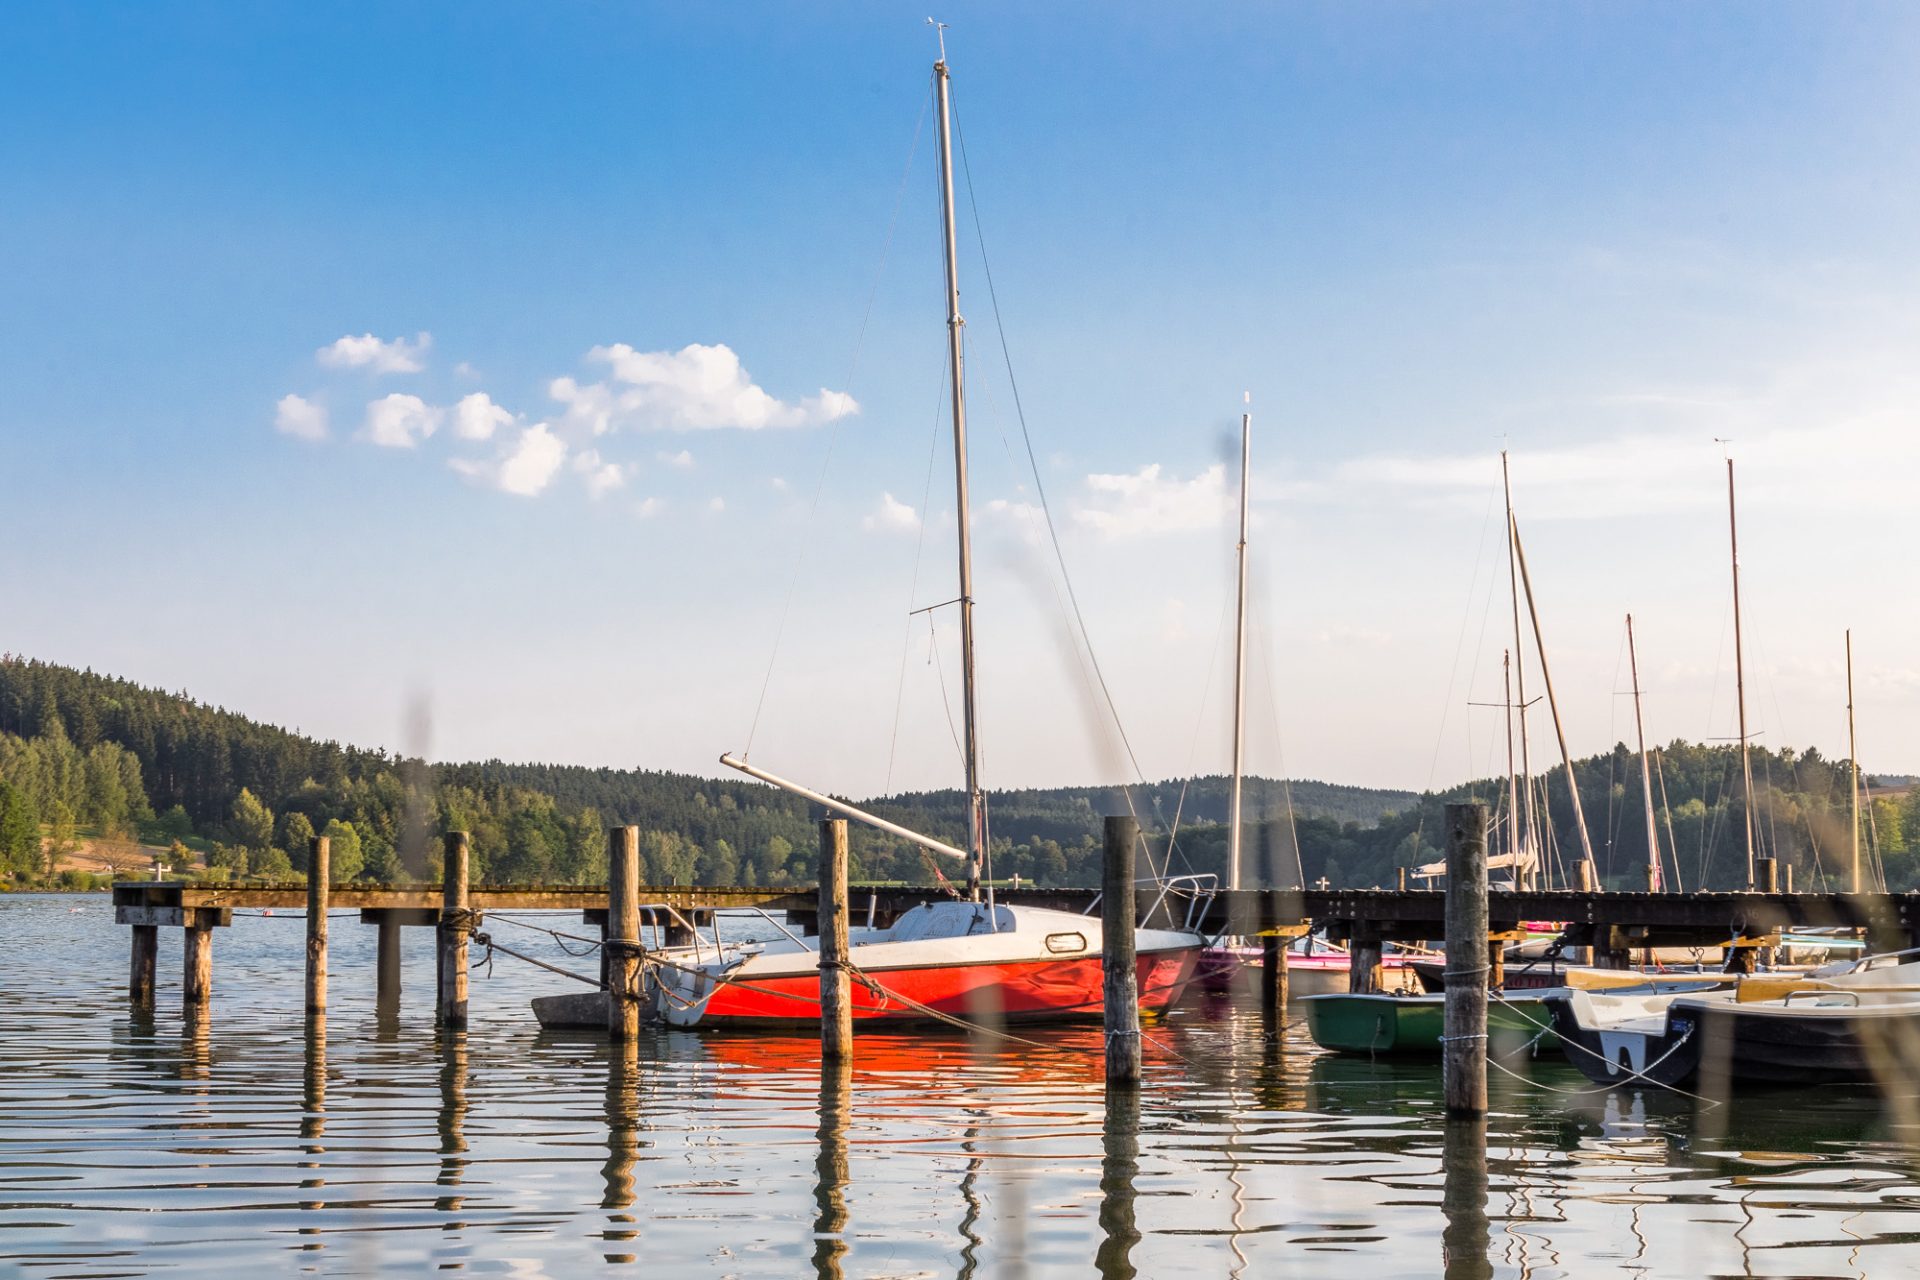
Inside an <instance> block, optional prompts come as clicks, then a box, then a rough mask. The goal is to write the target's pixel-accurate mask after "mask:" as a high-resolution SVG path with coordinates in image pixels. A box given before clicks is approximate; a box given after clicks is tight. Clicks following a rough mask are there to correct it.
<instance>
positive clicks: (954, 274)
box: [933, 34, 987, 901]
mask: <svg viewBox="0 0 1920 1280" xmlns="http://www.w3.org/2000/svg"><path fill="white" fill-rule="evenodd" d="M933 83H934V93H935V96H936V97H937V98H938V100H939V107H940V222H941V228H942V230H943V232H944V242H943V247H944V249H945V250H946V261H947V367H948V369H949V371H950V372H951V373H952V375H953V487H954V514H955V517H956V519H957V521H958V524H959V533H960V599H959V601H958V604H959V606H960V688H961V694H960V698H961V703H962V706H963V719H964V722H965V737H966V745H965V752H966V768H967V894H968V896H969V897H971V898H973V899H974V900H975V901H978V900H979V898H980V874H981V869H982V867H983V866H984V864H985V862H986V843H987V800H986V794H985V793H984V792H983V791H982V790H981V789H980V738H979V728H978V725H977V723H976V720H975V715H974V677H973V540H972V536H971V533H970V530H969V526H968V516H967V399H966V391H965V378H964V366H963V363H962V359H963V356H964V352H963V350H962V347H963V343H962V342H961V334H962V331H963V329H964V328H965V325H966V321H965V320H964V319H962V318H961V315H960V260H959V259H960V255H959V249H958V241H957V235H956V231H955V228H954V217H953V141H952V126H951V119H952V108H951V105H950V101H949V96H948V91H947V50H946V38H945V35H944V34H943V35H942V36H941V42H940V60H939V61H938V62H936V63H934V64H933Z"/></svg>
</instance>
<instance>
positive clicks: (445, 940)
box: [435, 831, 473, 1031]
mask: <svg viewBox="0 0 1920 1280" xmlns="http://www.w3.org/2000/svg"><path fill="white" fill-rule="evenodd" d="M441 847H442V849H443V850H444V856H443V858H442V861H441V870H440V927H439V929H438V930H437V931H436V937H435V940H436V941H437V942H438V943H439V945H440V1010H439V1018H438V1021H439V1023H440V1025H441V1026H443V1027H447V1028H449V1029H451V1030H456V1031H458V1030H464V1029H465V1028H466V1025H467V935H468V934H469V933H472V932H473V916H472V913H471V912H469V911H468V910H467V902H468V892H467V833H466V832H464V831H449V832H447V834H446V836H445V837H444V843H443V844H442V846H441Z"/></svg>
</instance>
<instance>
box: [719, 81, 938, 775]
mask: <svg viewBox="0 0 1920 1280" xmlns="http://www.w3.org/2000/svg"><path fill="white" fill-rule="evenodd" d="M927 105H928V104H927V103H925V102H922V103H921V106H920V118H919V119H918V120H917V121H915V123H914V126H913V142H912V144H911V145H910V146H909V147H908V148H907V162H906V163H905V164H904V165H902V166H901V169H900V185H899V187H898V189H897V190H896V191H895V192H894V196H893V215H892V217H890V218H889V219H888V220H887V238H886V240H885V242H884V243H883V244H882V245H881V247H880V262H879V265H878V266H876V267H875V268H874V272H873V285H872V287H870V288H869V289H868V290H867V305H866V309H865V310H864V311H862V312H861V315H860V329H859V331H858V333H857V334H856V335H855V336H854V341H853V356H852V359H851V360H849V362H848V365H847V378H846V385H847V387H848V388H849V394H851V388H852V386H853V384H854V376H855V374H857V373H858V372H859V369H860V356H861V353H862V352H863V351H864V350H865V348H866V341H867V326H868V324H869V322H871V321H872V319H873V303H874V299H875V298H876V297H878V296H879V293H880V281H881V278H882V277H883V276H885V274H886V270H887V259H888V257H889V256H890V255H891V254H892V252H893V236H894V232H895V231H896V230H898V229H899V226H900V209H901V206H902V205H903V204H904V203H905V201H906V195H907V180H908V178H909V177H910V176H911V175H912V173H913V159H914V157H915V156H916V155H918V154H919V151H920V134H921V133H922V131H924V130H925V128H926V124H927ZM842 421H844V418H840V419H836V420H835V421H834V423H833V424H832V425H831V426H830V427H829V428H828V435H827V450H826V454H825V456H823V457H822V458H821V459H820V474H819V476H818V477H817V478H816V479H815V480H814V483H813V499H812V501H811V502H810V503H809V504H808V506H807V526H806V527H807V529H808V531H809V535H811V534H812V531H813V530H814V527H815V517H816V516H817V515H818V514H819V511H820V496H821V494H823V493H824V492H826V487H827V474H828V472H829V470H830V469H831V468H832V466H833V452H834V446H835V445H837V444H838V443H839V441H840V423H841V422H842ZM813 543H814V538H813V537H812V536H809V537H808V538H807V539H806V541H805V542H804V543H803V544H802V546H801V548H800V552H799V554H798V555H797V556H796V557H795V558H794V562H793V576H792V577H791V578H789V579H788V580H787V594H786V598H785V600H784V601H782V602H781V605H780V619H779V621H778V622H776V623H775V624H774V628H773V646H772V648H771V650H770V651H769V652H768V654H767V670H766V674H764V675H763V676H761V678H760V695H759V697H757V698H756V699H755V700H754V703H753V720H752V722H751V723H749V724H748V726H747V744H746V746H745V747H743V748H742V749H741V751H740V758H741V759H743V760H744V759H747V758H748V757H750V756H751V755H752V754H753V738H754V735H755V734H756V733H758V732H759V731H760V713H761V712H762V711H764V710H765V709H766V705H767V690H768V689H769V688H770V687H771V686H772V684H773V668H774V665H775V664H776V663H777V662H778V661H779V659H780V642H781V640H782V639H783V638H784V637H785V636H786V631H787V619H788V617H789V616H790V615H791V614H792V612H793V597H794V594H795V592H796V591H797V590H798V589H799V586H800V578H801V575H802V574H803V573H804V572H805V570H806V567H807V561H808V559H809V557H810V556H811V554H812V551H813Z"/></svg>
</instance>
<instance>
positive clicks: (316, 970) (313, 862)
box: [307, 836, 333, 1013]
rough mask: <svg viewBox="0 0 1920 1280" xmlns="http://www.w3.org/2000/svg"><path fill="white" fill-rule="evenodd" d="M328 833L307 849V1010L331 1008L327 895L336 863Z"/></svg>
mask: <svg viewBox="0 0 1920 1280" xmlns="http://www.w3.org/2000/svg"><path fill="white" fill-rule="evenodd" d="M330 850H331V845H330V842H329V841H328V839H327V837H326V836H315V837H313V841H312V843H311V844H310V845H309V846H308V853H307V1012H308V1013H325V1012H326V1011H327V895H328V890H329V889H330V888H331V879H332V874H333V864H332V861H331V859H330V857H329V853H330Z"/></svg>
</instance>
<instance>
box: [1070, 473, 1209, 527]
mask: <svg viewBox="0 0 1920 1280" xmlns="http://www.w3.org/2000/svg"><path fill="white" fill-rule="evenodd" d="M1086 488H1087V497H1086V499H1085V500H1084V501H1083V502H1082V503H1081V504H1080V505H1079V506H1078V507H1077V508H1076V509H1075V511H1074V513H1073V517H1074V519H1075V520H1076V521H1078V522H1079V523H1080V524H1082V525H1084V526H1086V527H1087V528H1089V529H1092V530H1093V531H1094V532H1095V533H1098V534H1100V535H1101V536H1102V537H1106V538H1116V539H1117V538H1135V537H1149V536H1152V535H1155V534H1162V533H1181V532H1186V531H1189V530H1195V529H1213V528H1218V527H1219V526H1220V525H1221V524H1222V523H1223V521H1224V520H1225V518H1226V515H1227V513H1228V512H1229V511H1230V510H1231V509H1232V501H1231V499H1230V497H1229V495H1228V493H1227V469H1226V467H1225V466H1224V465H1223V464H1220V463H1215V464H1214V465H1213V466H1211V467H1208V468H1207V469H1206V470H1205V471H1202V472H1201V473H1200V474H1199V475H1197V476H1195V477H1193V478H1192V479H1191V480H1181V479H1178V478H1175V477H1172V476H1163V475H1162V474H1161V468H1160V464H1159V463H1157V462H1156V463H1152V464H1150V465H1148V466H1144V467H1142V468H1140V470H1138V471H1136V472H1133V473H1132V474H1131V475H1101V474H1094V475H1090V476H1088V477H1087V480H1086Z"/></svg>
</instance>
